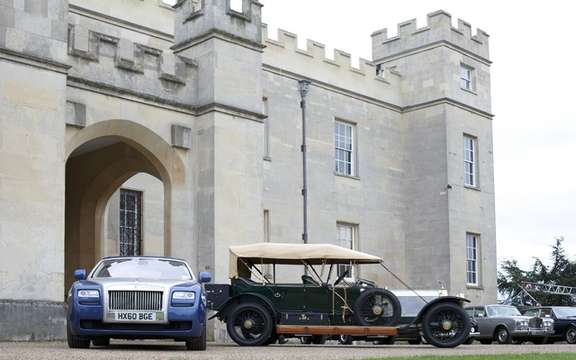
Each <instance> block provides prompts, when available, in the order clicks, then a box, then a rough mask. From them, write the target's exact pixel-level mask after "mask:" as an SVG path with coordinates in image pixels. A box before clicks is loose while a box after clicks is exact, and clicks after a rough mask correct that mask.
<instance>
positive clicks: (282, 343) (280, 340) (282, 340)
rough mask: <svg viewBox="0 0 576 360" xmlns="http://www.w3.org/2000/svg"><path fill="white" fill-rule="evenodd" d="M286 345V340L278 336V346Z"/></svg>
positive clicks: (282, 336)
mask: <svg viewBox="0 0 576 360" xmlns="http://www.w3.org/2000/svg"><path fill="white" fill-rule="evenodd" d="M287 343H288V339H287V338H286V337H285V336H284V335H279V336H278V344H280V345H284V344H287Z"/></svg>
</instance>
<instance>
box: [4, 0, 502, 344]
mask: <svg viewBox="0 0 576 360" xmlns="http://www.w3.org/2000/svg"><path fill="white" fill-rule="evenodd" d="M261 8H262V5H261V4H260V3H259V2H258V1H257V0H243V4H242V7H241V8H236V7H234V6H230V0H202V1H191V0H180V1H179V2H178V3H177V4H176V5H175V6H174V7H171V6H168V5H166V4H164V3H162V2H161V1H160V0H118V1H111V0H105V1H104V0H1V1H0V317H1V318H2V321H0V340H4V339H51V338H60V337H63V336H64V329H65V328H64V323H65V320H64V318H65V311H64V309H65V305H64V299H65V293H66V290H67V287H68V286H69V284H70V283H71V281H72V272H73V270H74V269H75V268H78V267H85V268H91V267H92V266H93V265H94V264H95V262H96V261H97V260H98V259H99V258H100V257H101V256H103V255H117V254H146V255H172V256H177V257H181V258H185V259H187V260H189V261H190V263H191V265H192V266H193V267H194V268H195V269H196V270H198V271H200V270H207V271H210V272H212V273H213V275H214V278H215V280H216V281H219V282H224V281H226V280H227V259H228V246H230V245H233V244H244V243H253V242H261V241H271V242H300V241H302V238H301V234H302V225H301V223H302V220H301V217H302V215H301V209H302V200H301V188H302V181H301V179H302V174H301V152H300V144H301V138H300V137H301V131H302V128H301V108H300V95H299V91H298V82H299V81H300V80H309V81H311V86H310V92H309V94H308V97H307V104H308V107H307V115H308V126H307V131H308V140H307V141H308V157H309V161H308V171H309V201H310V205H309V211H310V220H309V224H310V227H309V241H310V242H312V243H314V242H333V243H336V244H341V245H343V246H350V247H353V248H355V249H358V250H361V251H365V252H368V253H371V254H375V255H378V256H381V257H383V258H384V259H385V260H386V261H387V262H388V264H389V266H390V268H391V269H392V270H394V271H395V272H396V273H398V274H399V275H400V276H401V277H402V278H403V279H405V280H406V281H407V282H408V283H410V284H411V285H412V286H414V287H416V288H420V289H438V288H439V282H441V283H443V284H445V286H446V287H447V288H448V290H449V292H450V293H454V294H455V293H463V294H465V295H466V296H468V297H469V298H470V299H471V300H472V301H473V302H475V303H482V302H492V301H495V299H496V239H495V217H494V180H493V155H492V117H493V116H492V114H491V98H490V64H491V63H490V60H489V50H488V35H487V34H486V33H484V32H483V31H481V30H478V31H477V32H476V33H475V34H472V31H471V26H470V25H469V24H468V23H466V22H464V21H461V20H459V21H458V24H457V26H456V27H454V26H453V25H452V20H451V17H450V15H449V14H448V13H446V12H444V11H437V12H434V13H431V14H429V15H428V21H427V24H425V25H424V26H423V27H417V24H416V22H415V21H414V20H411V21H408V22H404V23H402V24H399V25H398V35H397V36H394V37H389V36H388V35H387V32H386V30H385V29H384V30H380V31H377V32H375V33H374V34H373V35H372V40H373V58H372V60H363V59H361V60H360V63H359V67H353V66H351V59H350V55H349V54H347V53H345V52H343V51H340V50H336V51H335V52H334V54H333V58H332V56H331V54H330V55H329V54H326V53H325V47H324V45H322V44H321V43H318V42H315V41H308V43H307V48H306V49H300V48H298V46H297V38H296V35H294V34H292V33H290V32H287V31H283V30H280V31H279V32H278V35H277V38H276V39H273V38H272V36H269V34H268V33H267V28H266V26H265V25H264V24H263V23H262V19H261V10H262V9H261ZM367 11H369V9H367ZM274 37H276V36H274ZM379 270H380V269H369V268H367V269H360V270H359V271H356V272H355V274H354V275H355V276H361V277H364V278H369V279H372V280H375V281H377V282H378V283H379V284H380V285H383V286H384V285H385V286H389V287H391V288H397V287H400V285H399V284H397V283H396V282H394V280H393V279H392V278H391V277H390V276H388V275H387V274H384V273H382V272H381V271H379Z"/></svg>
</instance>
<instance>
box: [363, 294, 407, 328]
mask: <svg viewBox="0 0 576 360" xmlns="http://www.w3.org/2000/svg"><path fill="white" fill-rule="evenodd" d="M353 310H354V317H355V319H356V321H357V323H358V324H359V325H363V326H394V325H396V324H397V323H398V322H399V321H400V315H401V314H402V308H401V306H400V301H398V298H397V297H396V295H394V294H393V293H392V292H390V291H388V290H384V289H370V290H366V291H365V292H363V293H362V294H361V295H360V296H359V297H358V299H357V300H356V302H355V303H354V309H353Z"/></svg>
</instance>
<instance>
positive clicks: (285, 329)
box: [276, 325, 398, 336]
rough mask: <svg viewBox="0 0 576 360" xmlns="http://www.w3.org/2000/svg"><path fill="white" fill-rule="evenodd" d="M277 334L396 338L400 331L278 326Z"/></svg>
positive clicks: (384, 328) (323, 326)
mask: <svg viewBox="0 0 576 360" xmlns="http://www.w3.org/2000/svg"><path fill="white" fill-rule="evenodd" d="M276 333H277V334H292V335H294V334H298V335H355V336H396V335H398V329H397V328H395V327H385V326H326V325H312V326H309V325H277V326H276Z"/></svg>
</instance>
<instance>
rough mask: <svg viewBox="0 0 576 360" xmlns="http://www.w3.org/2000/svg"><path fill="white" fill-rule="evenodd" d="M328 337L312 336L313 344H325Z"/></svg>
mask: <svg viewBox="0 0 576 360" xmlns="http://www.w3.org/2000/svg"><path fill="white" fill-rule="evenodd" d="M326 340H328V337H327V336H326V335H314V336H312V344H314V345H324V344H326Z"/></svg>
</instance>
